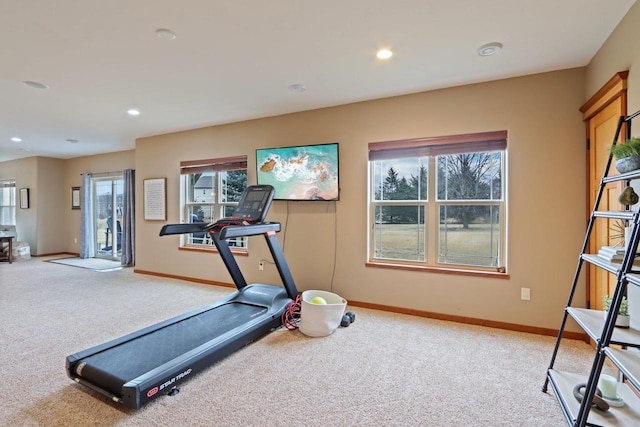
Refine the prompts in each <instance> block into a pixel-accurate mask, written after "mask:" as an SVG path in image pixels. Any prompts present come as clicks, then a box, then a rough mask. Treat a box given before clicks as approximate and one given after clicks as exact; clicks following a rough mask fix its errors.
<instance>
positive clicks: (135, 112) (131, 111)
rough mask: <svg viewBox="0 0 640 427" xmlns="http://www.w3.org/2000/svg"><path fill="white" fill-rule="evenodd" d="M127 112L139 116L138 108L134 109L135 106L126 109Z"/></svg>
mask: <svg viewBox="0 0 640 427" xmlns="http://www.w3.org/2000/svg"><path fill="white" fill-rule="evenodd" d="M127 114H128V115H130V116H139V115H140V110H138V109H136V108H129V109H128V110H127Z"/></svg>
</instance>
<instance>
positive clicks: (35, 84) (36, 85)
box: [22, 80, 49, 89]
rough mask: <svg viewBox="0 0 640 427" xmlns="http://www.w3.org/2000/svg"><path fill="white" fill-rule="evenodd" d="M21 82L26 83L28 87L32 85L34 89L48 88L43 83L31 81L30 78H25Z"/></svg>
mask: <svg viewBox="0 0 640 427" xmlns="http://www.w3.org/2000/svg"><path fill="white" fill-rule="evenodd" d="M22 83H24V84H26V85H27V86H29V87H32V88H34V89H49V86H47V85H46V84H44V83H39V82H33V81H31V80H25V81H23V82H22Z"/></svg>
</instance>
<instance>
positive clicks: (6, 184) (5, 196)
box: [0, 180, 16, 225]
mask: <svg viewBox="0 0 640 427" xmlns="http://www.w3.org/2000/svg"><path fill="white" fill-rule="evenodd" d="M0 224H1V225H16V182H15V181H13V180H11V181H9V180H7V181H0Z"/></svg>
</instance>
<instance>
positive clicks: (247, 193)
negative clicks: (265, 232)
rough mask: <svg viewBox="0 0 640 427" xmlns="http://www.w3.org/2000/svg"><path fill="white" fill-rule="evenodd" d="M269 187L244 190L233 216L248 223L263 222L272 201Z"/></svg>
mask: <svg viewBox="0 0 640 427" xmlns="http://www.w3.org/2000/svg"><path fill="white" fill-rule="evenodd" d="M274 192H275V191H274V189H273V187H272V186H270V185H252V186H249V187H247V188H246V190H244V193H242V197H241V198H240V202H239V203H238V208H237V209H236V211H235V212H234V216H236V217H238V218H240V219H243V220H245V221H249V222H263V221H264V219H265V218H266V216H267V212H268V211H269V207H270V206H271V201H272V200H273V195H274Z"/></svg>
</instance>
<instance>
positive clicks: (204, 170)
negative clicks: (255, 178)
mask: <svg viewBox="0 0 640 427" xmlns="http://www.w3.org/2000/svg"><path fill="white" fill-rule="evenodd" d="M181 170H182V176H183V188H184V200H185V203H184V222H188V223H207V224H208V223H211V222H215V221H217V220H219V219H221V218H225V217H229V216H232V215H233V213H234V212H235V209H236V207H237V205H238V202H239V201H240V196H241V195H242V193H243V192H244V190H245V188H246V187H247V168H246V156H243V157H238V158H224V159H209V160H201V161H190V162H183V163H182V164H181ZM184 243H185V244H186V245H195V246H203V247H213V246H214V244H213V241H212V239H211V238H210V237H209V236H208V235H207V234H206V233H204V232H203V233H193V234H190V235H188V237H187V239H186V241H185V242H184ZM229 245H230V246H232V247H234V248H237V249H246V248H247V239H246V238H236V239H229Z"/></svg>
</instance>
